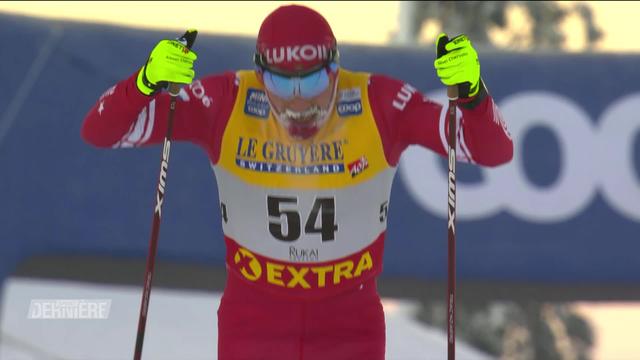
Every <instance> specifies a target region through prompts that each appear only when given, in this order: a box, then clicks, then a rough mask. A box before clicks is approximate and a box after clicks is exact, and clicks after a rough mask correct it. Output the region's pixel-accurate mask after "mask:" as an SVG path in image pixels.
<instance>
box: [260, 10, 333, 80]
mask: <svg viewBox="0 0 640 360" xmlns="http://www.w3.org/2000/svg"><path fill="white" fill-rule="evenodd" d="M335 46H336V39H335V37H334V36H333V32H332V31H331V27H330V26H329V23H328V22H327V20H325V18H324V17H322V15H320V14H319V13H318V12H316V11H315V10H312V9H310V8H308V7H305V6H301V5H288V6H281V7H279V8H277V9H276V10H274V11H273V12H272V13H271V14H269V15H268V16H267V17H266V18H265V19H264V21H263V22H262V25H261V26H260V31H259V33H258V39H257V42H256V51H258V53H259V54H262V55H263V60H264V61H265V62H266V63H267V64H269V65H273V66H274V67H277V68H279V69H281V70H285V71H289V72H296V71H300V70H304V69H308V68H311V67H313V66H314V65H318V64H321V63H323V62H325V61H326V60H327V59H328V55H329V53H328V51H329V50H330V49H334V48H335Z"/></svg>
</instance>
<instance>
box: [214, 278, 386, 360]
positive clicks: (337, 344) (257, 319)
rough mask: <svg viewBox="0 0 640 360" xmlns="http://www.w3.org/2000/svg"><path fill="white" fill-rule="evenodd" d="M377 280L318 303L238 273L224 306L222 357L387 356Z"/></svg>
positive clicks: (314, 359)
mask: <svg viewBox="0 0 640 360" xmlns="http://www.w3.org/2000/svg"><path fill="white" fill-rule="evenodd" d="M384 354H385V321H384V312H383V310H382V305H381V303H380V298H379V297H378V294H377V289H376V285H375V280H369V281H367V282H366V283H364V284H363V286H362V288H356V289H353V290H350V291H348V292H346V293H343V294H341V295H337V296H334V297H331V298H327V299H322V300H317V301H300V300H286V299H282V298H281V297H274V296H273V295H271V294H270V293H267V292H263V291H262V290H259V289H255V288H254V287H252V286H249V285H247V284H246V282H245V281H244V280H242V279H240V278H238V277H237V275H234V274H232V273H229V274H228V275H227V284H226V287H225V291H224V295H223V297H222V301H221V303H220V308H219V309H218V359H220V360H255V359H262V360H271V359H273V360H326V359H332V360H353V359H367V360H384Z"/></svg>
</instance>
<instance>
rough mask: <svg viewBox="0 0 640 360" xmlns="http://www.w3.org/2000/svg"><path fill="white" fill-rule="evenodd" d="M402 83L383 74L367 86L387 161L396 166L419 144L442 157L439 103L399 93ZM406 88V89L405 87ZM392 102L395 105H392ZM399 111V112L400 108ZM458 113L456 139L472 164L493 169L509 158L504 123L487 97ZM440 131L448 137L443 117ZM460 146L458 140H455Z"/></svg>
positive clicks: (511, 145) (417, 92) (373, 76)
mask: <svg viewBox="0 0 640 360" xmlns="http://www.w3.org/2000/svg"><path fill="white" fill-rule="evenodd" d="M403 86H406V84H405V83H403V82H402V81H399V80H396V79H393V78H390V77H386V76H383V75H372V76H371V80H370V84H369V100H370V103H371V110H372V111H373V115H374V117H375V119H376V123H377V124H378V128H379V129H380V135H381V137H382V143H383V146H384V151H385V155H386V156H387V161H388V162H389V164H391V165H396V164H397V163H398V161H399V160H400V155H401V154H402V152H403V151H404V149H406V148H407V146H409V145H412V144H417V145H422V146H424V147H426V148H428V149H431V150H433V151H435V152H436V153H438V154H440V155H442V156H446V153H447V148H445V146H444V144H443V140H442V138H441V136H440V130H439V129H440V126H441V124H440V118H441V116H440V113H441V111H446V109H444V110H443V106H442V105H441V104H438V103H435V102H433V101H432V100H430V99H427V98H426V97H424V96H423V95H422V94H421V93H420V92H419V91H415V92H413V93H412V94H411V95H410V97H409V98H408V100H404V99H405V98H406V97H407V96H406V95H407V94H408V93H409V92H408V91H406V90H405V91H404V92H403V91H401V90H402V89H403ZM405 89H406V88H405ZM394 102H395V106H394ZM400 108H401V109H400ZM460 110H461V111H462V119H461V126H459V127H458V138H459V139H460V136H461V134H462V133H463V134H464V143H465V145H466V148H467V149H463V151H464V152H467V151H468V152H469V154H467V156H469V155H470V156H471V157H472V159H473V161H474V162H475V163H476V164H478V165H484V166H495V165H499V164H502V163H505V162H507V161H509V160H511V158H512V157H513V143H512V141H511V139H510V137H509V136H508V134H507V133H506V131H505V128H504V121H503V120H502V117H501V115H500V113H499V112H498V111H496V107H495V103H494V102H493V98H492V97H491V96H490V95H487V97H486V98H485V99H484V100H483V101H482V102H481V103H480V104H479V105H478V106H477V107H476V108H474V109H464V108H461V109H460ZM443 119H446V120H445V124H444V129H445V134H446V136H447V137H448V133H449V131H448V129H449V126H448V125H447V124H448V123H449V122H448V119H447V117H445V118H443ZM459 143H460V141H459Z"/></svg>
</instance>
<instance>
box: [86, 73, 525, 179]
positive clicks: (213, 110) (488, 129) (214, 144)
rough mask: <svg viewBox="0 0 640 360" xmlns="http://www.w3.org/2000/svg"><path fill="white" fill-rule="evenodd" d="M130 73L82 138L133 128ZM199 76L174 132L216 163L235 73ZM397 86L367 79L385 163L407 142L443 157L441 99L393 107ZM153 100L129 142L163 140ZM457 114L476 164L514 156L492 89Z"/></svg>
mask: <svg viewBox="0 0 640 360" xmlns="http://www.w3.org/2000/svg"><path fill="white" fill-rule="evenodd" d="M136 75H137V74H133V75H131V76H130V77H129V78H128V79H125V80H123V81H121V82H119V83H118V84H117V85H116V87H115V89H113V91H109V90H108V91H107V92H106V93H105V94H103V96H101V97H100V99H99V100H98V101H97V102H96V104H95V105H94V106H93V108H91V110H90V111H89V112H88V114H87V116H86V118H85V121H84V123H83V125H82V130H81V135H82V138H83V139H84V140H85V141H86V142H88V143H90V144H93V145H96V146H99V147H111V146H113V145H114V144H117V143H118V142H119V141H121V140H122V137H123V135H125V134H127V132H130V130H131V129H132V128H133V127H134V124H136V122H137V120H138V118H139V114H140V113H141V111H142V110H143V109H146V108H145V107H147V108H148V106H149V102H150V101H151V100H152V99H151V98H149V97H147V96H145V95H143V94H141V93H140V92H139V91H138V90H137V88H136V85H135V81H136ZM197 81H198V82H200V83H201V86H194V84H192V85H191V86H190V87H185V91H186V93H187V95H188V96H189V101H180V103H179V104H178V106H176V112H175V118H174V119H175V120H174V130H173V138H174V139H176V140H183V141H191V142H193V143H196V144H198V145H200V146H201V147H202V148H203V149H205V151H206V152H207V154H208V155H209V158H210V159H211V161H212V163H214V164H215V163H217V161H218V157H219V155H220V145H221V141H222V135H223V132H224V128H225V127H226V124H227V121H228V120H229V116H230V114H231V110H232V109H233V105H234V103H235V100H236V96H237V93H238V87H237V85H236V84H235V73H233V72H227V73H224V74H220V75H214V76H208V77H205V78H203V79H202V80H197ZM403 86H405V83H403V82H401V81H399V80H396V79H393V78H390V77H386V76H382V75H372V76H371V80H370V84H369V101H370V104H371V108H372V111H373V114H374V117H375V120H376V123H377V125H378V129H379V132H380V136H381V138H382V143H383V146H384V152H385V156H386V157H387V161H388V162H389V163H390V164H391V165H397V163H398V161H399V159H400V155H401V154H402V152H403V151H404V149H406V148H407V146H409V145H411V144H418V145H422V146H424V147H426V148H428V149H431V150H433V151H435V152H436V153H438V154H440V155H442V156H445V155H446V148H445V147H444V145H443V142H442V139H441V137H440V134H439V127H440V126H441V125H440V112H441V111H442V110H443V109H442V105H440V104H438V103H435V102H433V101H431V100H429V99H426V98H424V97H423V95H422V94H421V93H420V92H419V91H415V92H414V93H413V94H411V96H410V97H409V98H408V100H407V101H406V103H405V105H404V107H403V108H402V110H400V109H398V108H397V107H394V101H396V106H397V105H398V99H399V96H403V94H402V93H401V89H402V88H403ZM110 90H111V89H110ZM399 94H400V95H399ZM205 98H209V99H210V104H209V106H208V107H207V106H205V104H206V102H205V101H204V100H203V99H205ZM154 99H155V108H156V109H157V110H156V111H155V120H154V123H153V129H152V132H151V134H150V137H149V138H148V139H147V140H146V141H140V142H137V143H134V144H132V145H133V146H140V145H147V144H158V143H161V142H162V141H163V139H164V135H165V132H166V124H167V115H168V110H167V109H168V108H169V95H168V94H166V93H162V94H160V95H157V96H155V98H154ZM461 112H462V119H461V126H460V127H459V133H458V135H459V138H460V136H461V134H462V133H464V143H465V145H466V148H465V149H464V150H463V152H465V153H468V156H471V158H472V159H473V161H474V162H475V163H476V164H478V165H483V166H495V165H499V164H502V163H504V162H507V161H509V160H510V159H511V158H512V156H513V143H512V141H511V139H510V138H509V136H508V134H507V132H506V131H505V128H504V120H503V119H502V117H501V115H500V113H499V112H498V111H497V107H496V105H495V103H494V102H493V99H492V98H491V96H490V95H487V97H486V98H485V99H484V100H483V101H482V102H481V103H480V104H479V105H478V106H477V107H476V108H474V109H461ZM147 117H149V115H148V114H147ZM143 122H144V121H143ZM149 125H150V122H149V121H146V122H144V124H143V126H142V127H145V126H149ZM444 126H445V127H444V129H445V133H447V132H448V128H449V127H448V126H447V125H446V123H445V125H444ZM145 130H146V128H145Z"/></svg>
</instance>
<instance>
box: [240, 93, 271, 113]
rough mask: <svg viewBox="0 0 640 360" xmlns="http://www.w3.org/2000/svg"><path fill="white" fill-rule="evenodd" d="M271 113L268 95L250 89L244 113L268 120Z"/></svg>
mask: <svg viewBox="0 0 640 360" xmlns="http://www.w3.org/2000/svg"><path fill="white" fill-rule="evenodd" d="M269 111H270V108H269V99H268V98H267V94H265V92H264V91H262V90H258V89H248V90H247V97H246V99H245V101H244V113H245V114H247V115H250V116H256V117H259V118H261V119H267V118H268V117H269Z"/></svg>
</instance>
